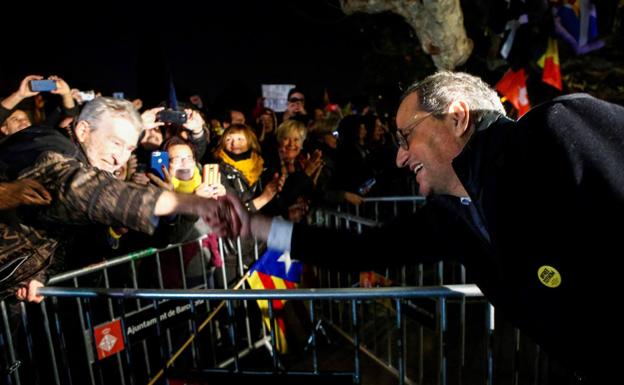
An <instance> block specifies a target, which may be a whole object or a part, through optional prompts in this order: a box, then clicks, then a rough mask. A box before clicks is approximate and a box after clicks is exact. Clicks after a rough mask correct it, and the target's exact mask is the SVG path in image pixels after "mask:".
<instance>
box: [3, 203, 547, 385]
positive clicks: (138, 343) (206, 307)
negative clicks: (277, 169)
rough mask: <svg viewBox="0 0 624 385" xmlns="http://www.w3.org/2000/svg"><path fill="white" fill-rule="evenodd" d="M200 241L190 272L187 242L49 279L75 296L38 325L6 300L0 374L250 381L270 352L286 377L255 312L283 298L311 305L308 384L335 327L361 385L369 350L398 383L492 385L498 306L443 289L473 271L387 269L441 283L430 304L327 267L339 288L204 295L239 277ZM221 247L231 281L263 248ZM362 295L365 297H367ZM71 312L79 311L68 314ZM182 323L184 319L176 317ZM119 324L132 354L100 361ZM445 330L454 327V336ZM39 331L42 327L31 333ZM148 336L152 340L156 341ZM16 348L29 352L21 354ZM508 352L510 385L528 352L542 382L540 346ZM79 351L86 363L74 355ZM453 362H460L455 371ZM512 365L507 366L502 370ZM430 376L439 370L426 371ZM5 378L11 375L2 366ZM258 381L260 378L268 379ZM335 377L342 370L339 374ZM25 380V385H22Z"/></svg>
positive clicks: (332, 222)
mask: <svg viewBox="0 0 624 385" xmlns="http://www.w3.org/2000/svg"><path fill="white" fill-rule="evenodd" d="M422 202H423V199H422V198H420V197H394V198H367V199H366V203H365V205H373V206H372V207H373V208H372V209H370V208H369V209H366V210H365V209H364V207H365V206H363V207H362V211H361V212H355V213H349V212H347V211H346V210H345V209H344V208H341V209H339V210H334V211H324V212H320V211H319V212H317V213H316V214H315V215H314V218H315V219H316V224H318V225H323V226H328V227H336V228H346V229H351V230H353V231H358V232H361V231H363V228H365V227H370V226H376V225H377V224H378V223H379V222H378V221H377V220H375V219H369V218H363V217H361V216H359V214H361V213H366V214H370V213H373V215H374V216H376V218H379V217H380V216H381V214H382V213H388V212H389V213H395V212H399V211H400V212H401V213H403V212H405V211H407V210H406V209H405V207H408V208H410V209H412V210H417V209H418V207H419V205H420V204H421V203H422ZM383 205H389V206H390V207H383ZM406 205H407V206H406ZM369 207H370V206H369ZM392 215H395V214H392ZM201 242H202V241H201V240H198V241H196V242H192V243H191V244H193V243H194V244H196V245H197V247H198V248H199V250H200V252H199V259H198V260H199V262H200V265H201V267H200V268H198V269H197V271H194V272H193V273H192V274H191V271H190V270H189V267H188V263H187V261H186V260H185V251H184V247H186V245H172V246H170V247H167V248H165V249H155V248H150V249H147V250H144V251H141V252H137V253H131V254H128V255H125V256H122V257H119V258H115V259H112V260H109V261H104V262H101V263H98V264H95V265H91V266H87V267H85V268H83V269H79V270H76V271H72V272H67V273H63V274H60V275H57V276H55V277H53V278H52V279H51V280H50V282H49V284H50V285H59V284H66V283H68V282H69V283H70V284H71V285H72V286H74V288H73V289H70V288H52V287H46V288H44V289H42V293H43V294H44V295H48V296H50V298H49V299H46V301H44V303H43V304H42V305H41V306H40V307H39V309H40V311H39V312H38V314H37V315H36V316H35V318H33V319H31V318H30V317H29V316H28V313H30V312H27V311H26V309H27V307H26V305H25V304H24V303H19V304H11V305H9V306H7V305H6V304H5V303H4V302H2V304H1V307H2V308H1V309H0V310H1V312H2V319H3V324H4V326H3V327H2V331H1V332H0V351H4V352H5V356H6V358H5V361H7V362H8V363H9V364H12V365H13V366H11V367H7V368H6V369H5V371H4V372H0V373H3V374H2V377H4V379H5V381H6V382H7V383H11V384H13V383H15V384H20V383H50V382H53V383H55V384H62V383H90V384H104V383H109V382H111V381H112V382H115V383H120V384H126V383H130V384H134V383H142V381H143V380H147V379H149V378H148V377H150V376H152V375H154V373H159V369H161V368H162V367H163V366H165V363H166V366H167V368H168V372H171V371H175V370H176V369H177V368H178V367H192V368H195V369H197V368H203V369H204V370H207V368H210V370H212V371H219V370H221V371H228V372H231V373H247V372H253V370H249V368H247V366H246V365H248V362H244V360H245V359H246V357H247V356H249V355H252V354H253V353H254V351H255V350H257V349H258V348H259V347H264V348H266V351H267V352H268V353H269V354H270V357H271V366H272V369H271V370H272V371H273V372H276V370H277V369H276V368H278V369H279V371H280V373H283V372H288V374H297V373H296V372H293V371H285V370H284V369H285V368H284V367H283V365H282V362H281V360H280V356H279V355H278V354H277V353H275V352H276V349H275V335H274V332H273V330H271V331H270V332H269V333H268V334H267V330H266V329H265V326H264V323H263V322H261V320H260V318H259V316H258V314H257V312H256V314H253V313H254V308H255V305H250V304H249V303H248V301H253V300H255V299H258V298H277V297H279V298H285V299H288V300H289V301H309V303H308V305H307V306H305V308H306V309H307V314H308V316H309V321H310V324H311V325H312V330H313V332H311V333H310V336H309V338H308V341H307V345H306V347H307V351H308V352H309V355H310V357H308V358H309V360H310V361H311V362H312V369H311V370H310V371H309V372H306V373H304V374H305V375H309V374H310V373H312V374H314V375H322V374H324V373H323V372H322V371H321V370H320V369H319V367H320V366H322V360H321V359H320V358H319V354H318V345H317V337H318V336H319V335H320V336H322V335H323V333H326V330H325V329H326V328H331V330H330V331H332V332H333V333H334V334H336V335H338V336H342V337H344V338H346V339H347V340H348V341H350V342H351V344H352V346H355V347H356V349H355V356H356V358H354V366H353V368H352V369H351V371H342V372H340V373H341V374H342V375H344V376H346V377H349V378H352V380H353V381H354V382H358V381H359V379H360V371H361V370H360V359H359V354H360V352H361V353H363V354H364V355H365V356H366V357H368V358H369V359H371V360H372V361H373V362H376V363H377V364H379V365H382V367H383V368H385V369H386V370H387V371H388V372H389V373H391V374H393V375H394V376H395V377H396V378H398V379H399V383H408V384H413V383H418V384H423V383H431V382H434V383H439V384H446V383H448V382H450V383H454V382H457V383H461V379H462V378H469V379H475V378H478V382H479V383H487V384H491V383H493V378H494V375H495V373H494V367H495V366H494V364H495V360H496V358H497V357H498V355H499V354H497V353H496V349H497V346H498V345H497V344H499V343H498V342H496V343H495V341H496V339H497V338H498V336H497V335H496V333H495V329H494V312H493V308H492V307H491V306H490V305H487V304H485V302H484V301H483V300H481V299H480V300H477V301H476V302H468V303H467V300H466V297H468V298H472V297H471V296H467V295H466V293H463V294H462V295H455V294H451V293H449V292H448V290H446V289H440V288H442V287H443V286H442V285H443V284H446V283H453V284H460V285H462V284H465V282H466V278H465V270H464V268H463V267H462V266H460V265H452V264H443V263H437V264H435V265H433V266H424V265H417V266H404V267H401V268H398V269H385V271H382V272H380V275H381V276H383V277H384V278H385V279H387V280H390V281H392V282H393V284H394V285H402V286H419V287H422V286H423V285H429V286H437V287H438V288H437V289H435V290H442V291H440V292H429V294H432V293H433V294H432V296H433V297H434V299H430V300H426V299H424V297H425V295H424V294H422V293H424V292H426V290H434V289H431V288H428V289H426V290H425V291H422V290H421V289H420V288H417V289H414V288H403V287H401V288H378V289H373V291H371V290H369V289H367V290H364V289H352V286H354V285H357V284H358V283H359V275H356V274H354V273H343V272H331V271H321V270H318V272H317V276H318V277H319V283H320V286H321V287H328V288H331V289H314V290H310V291H296V292H292V293H291V292H281V291H280V292H276V293H273V292H257V291H251V290H246V289H245V287H244V281H243V282H241V284H240V285H241V287H243V290H240V291H238V290H237V291H231V290H230V291H211V290H208V289H209V288H211V287H213V284H212V282H213V279H215V278H216V277H218V276H220V277H221V280H222V283H223V287H224V288H228V287H230V284H229V282H231V279H230V273H232V271H229V272H228V269H229V268H228V267H227V266H228V264H224V266H223V268H221V269H220V270H219V269H217V270H216V271H214V269H213V268H210V266H208V261H207V260H206V258H204V256H203V251H202V243H201ZM218 248H219V250H220V254H221V256H223V257H225V255H226V253H231V252H235V254H236V255H235V257H236V264H235V265H236V267H235V270H236V272H235V273H236V274H234V275H235V276H236V278H237V279H240V278H241V277H244V271H245V268H244V265H245V263H244V261H245V260H246V259H247V260H249V259H251V260H255V259H257V258H258V255H259V254H260V252H259V251H260V249H261V248H262V247H261V245H258V243H257V242H256V243H255V244H254V245H253V250H251V251H250V250H249V249H248V248H246V250H245V251H246V252H247V253H249V252H251V253H252V254H253V255H252V258H245V256H244V255H243V254H244V253H243V247H242V245H241V240H240V239H238V240H237V241H236V242H235V244H231V245H230V247H229V249H230V251H228V250H226V249H227V248H226V244H225V240H221V239H220V240H219V242H218ZM232 249H235V251H232ZM248 263H249V262H248ZM117 269H121V270H117ZM146 270H147V271H148V272H151V273H153V274H152V276H150V277H149V278H150V279H147V281H148V282H149V283H152V284H153V283H154V282H156V283H157V284H156V285H154V289H152V290H146V289H139V287H142V286H143V284H144V283H145V282H146V279H145V277H142V276H141V274H142V273H144V272H145V271H146ZM172 271H173V272H174V273H175V274H174V275H175V276H176V277H177V278H176V280H177V282H178V283H179V287H178V288H179V289H182V290H181V291H175V290H174V291H172V290H170V289H166V287H171V282H170V281H171V272H172ZM213 273H214V274H213ZM193 274H194V275H193ZM198 274H199V275H198ZM92 277H97V279H96V280H97V281H99V282H100V283H101V284H103V286H104V288H100V289H84V288H82V287H83V286H87V287H88V286H93V282H94V278H92ZM121 277H124V278H125V279H121ZM111 282H113V283H114V284H115V285H119V283H120V282H122V283H123V285H126V286H127V288H126V289H113V288H111ZM453 287H454V288H459V287H462V286H453ZM404 289H405V290H406V291H405V292H404V291H403V290H404ZM362 290H364V291H362ZM362 293H363V294H362ZM404 293H409V294H404ZM414 293H418V294H414ZM347 294H348V295H347ZM178 295H181V296H179V297H178ZM341 295H342V296H344V295H347V296H346V297H341ZM360 295H363V297H359V296H360ZM397 295H398V296H397ZM403 295H405V296H404V297H403ZM169 296H173V297H169ZM272 296H275V297H272ZM307 296H309V297H307ZM167 298H168V300H167ZM171 298H176V300H173V299H171ZM189 299H192V300H190V301H189ZM180 300H186V301H188V304H187V305H183V306H180V307H179V308H180V309H183V310H180V314H183V315H184V317H180V319H181V320H182V321H183V322H181V323H182V324H184V325H185V326H184V327H183V329H184V330H181V329H180V323H179V322H178V323H177V324H172V322H173V321H172V319H171V318H169V317H167V316H166V314H168V312H170V311H173V312H174V313H176V312H177V309H178V307H177V306H176V305H175V304H174V302H176V301H180ZM216 300H219V301H225V302H224V303H225V306H224V307H225V309H226V310H227V314H225V315H221V316H216V317H214V316H213V318H211V321H212V322H208V323H205V319H206V318H205V317H207V316H208V315H209V314H212V312H214V310H215V304H214V303H211V301H216ZM422 301H425V302H422ZM70 303H73V305H69V304H70ZM269 303H271V301H269ZM468 305H469V307H470V308H471V309H472V308H478V309H477V311H470V312H469V311H467V307H468ZM482 307H484V309H481V308H482ZM28 308H29V310H32V308H33V306H32V305H29V306H28ZM270 310H271V312H272V309H270ZM481 310H484V311H481ZM69 311H72V312H74V311H75V313H72V314H78V316H77V317H75V316H73V318H72V317H68V316H67V314H69ZM250 313H252V314H250ZM449 313H450V315H449ZM163 314H165V316H164V318H163ZM180 314H176V317H177V316H179V315H180ZM467 314H470V315H471V317H473V318H475V319H477V320H478V322H481V321H483V324H485V325H486V327H485V330H484V333H483V335H482V336H481V335H480V334H479V335H478V336H477V337H476V338H477V339H478V340H479V341H482V342H479V343H477V344H475V343H474V340H475V338H472V339H471V338H469V337H470V333H468V332H467V330H468V329H473V328H474V322H473V323H472V324H471V323H469V322H467V321H468V320H469V317H468V315H467ZM161 318H162V319H161ZM115 319H118V320H121V321H122V322H121V323H122V324H123V325H124V328H123V329H122V330H123V331H124V334H123V340H124V342H127V343H128V344H129V346H131V349H128V350H125V351H124V352H120V353H116V354H114V357H111V358H104V359H103V360H101V361H100V360H98V358H97V354H96V351H97V347H96V346H95V341H96V340H95V337H94V335H93V333H94V330H96V329H98V328H97V325H100V326H101V325H102V324H106V323H108V322H111V321H112V320H115ZM141 320H143V322H140V321H141ZM145 320H148V321H149V322H148V321H145ZM152 320H153V322H152ZM450 320H451V321H450ZM150 322H151V323H150ZM475 322H477V321H475ZM148 323H149V325H148ZM449 323H452V326H451V327H449ZM455 324H457V325H455ZM397 325H398V326H397ZM39 326H42V329H43V330H39V331H37V332H36V333H32V331H33V329H36V328H37V327H39ZM455 326H456V327H455ZM204 327H206V329H205V330H204ZM68 329H69V330H68ZM100 329H101V328H100ZM479 329H480V328H479ZM202 330H203V331H202ZM412 330H413V332H410V331H412ZM69 331H71V332H76V333H78V335H79V336H76V335H75V333H74V335H72V336H71V337H67V336H66V334H67V333H68V332H69ZM147 331H149V333H151V334H149V335H148V333H147ZM200 332H201V333H200ZM198 333H199V334H200V335H201V336H202V338H200V339H195V338H194V339H192V340H191V341H190V342H189V346H190V347H189V349H187V352H185V353H181V354H185V355H184V356H182V359H181V360H178V361H177V362H175V363H174V362H171V365H170V364H169V361H170V359H171V358H172V357H173V356H174V355H175V356H176V357H177V356H178V351H177V350H178V346H179V345H180V338H182V337H181V336H184V337H185V338H186V337H187V336H194V335H198ZM138 335H140V337H138ZM144 335H148V336H147V337H144ZM305 337H307V335H306V336H305ZM342 337H341V338H342ZM189 338H190V337H189ZM42 340H43V341H44V343H43V344H42V343H41V341H42ZM450 341H453V342H452V343H451V342H450ZM471 342H472V344H471ZM16 343H17V344H18V345H20V346H21V349H14V345H15V344H16ZM510 345H511V346H513V349H514V350H513V355H512V358H513V360H512V368H511V369H509V371H510V373H511V374H510V376H512V377H513V381H512V383H513V384H518V383H520V382H526V381H523V380H522V379H521V369H520V367H519V365H517V362H519V360H520V357H521V356H522V353H525V352H526V351H527V350H528V351H529V354H530V356H531V357H532V358H533V361H534V368H533V372H534V373H535V374H532V375H529V376H525V377H528V378H530V379H531V381H537V380H536V379H537V378H538V375H537V366H538V365H539V364H540V363H539V361H540V357H541V355H540V352H539V349H538V348H535V347H533V346H529V348H528V349H525V348H521V347H520V346H521V339H520V334H519V333H518V332H517V331H514V337H513V344H510ZM468 348H469V349H472V351H473V354H470V355H469V354H466V351H467V349H468ZM451 349H457V354H455V353H456V352H455V351H454V350H453V351H450V350H451ZM475 349H478V351H483V355H482V357H483V362H480V363H479V364H483V365H479V367H480V368H481V369H479V370H478V371H479V373H481V371H482V372H483V373H481V374H478V375H475V374H474V373H472V372H471V368H472V367H473V366H474V363H472V362H467V361H469V360H470V359H471V357H472V356H481V354H477V355H475V354H474V351H475ZM224 351H226V352H225V353H224ZM76 353H78V354H79V355H80V356H81V357H79V358H76V357H74V356H73V355H74V354H76ZM42 356H43V357H44V358H45V359H46V360H47V361H49V363H47V364H46V365H45V366H46V367H45V368H43V369H42V368H40V367H35V365H33V364H31V363H32V362H35V361H37V359H38V358H39V359H41V357H42ZM449 357H451V358H452V361H450V364H449ZM19 361H22V362H24V363H23V364H22V365H21V366H20V365H19V364H16V363H17V362H19ZM174 361H175V360H174ZM180 362H183V364H180ZM497 362H500V360H499V361H497ZM505 364H506V362H503V363H502V364H499V365H498V367H499V368H501V367H503V366H505ZM431 367H434V368H435V370H433V371H431V370H428V368H431ZM78 368H79V369H78ZM2 369H4V368H0V370H2ZM256 372H258V373H261V371H260V370H256ZM336 373H339V372H338V371H336V372H335V373H334V374H336ZM300 374H301V373H300ZM111 377H114V379H112V378H111ZM22 378H26V379H27V381H26V382H22V381H21V379H22ZM523 378H524V377H523ZM455 379H458V380H457V381H455ZM469 382H470V381H469Z"/></svg>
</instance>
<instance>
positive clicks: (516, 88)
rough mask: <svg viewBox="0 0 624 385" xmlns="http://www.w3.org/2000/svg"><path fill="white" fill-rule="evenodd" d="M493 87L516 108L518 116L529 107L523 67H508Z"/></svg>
mask: <svg viewBox="0 0 624 385" xmlns="http://www.w3.org/2000/svg"><path fill="white" fill-rule="evenodd" d="M495 88H496V90H497V91H498V92H500V93H501V94H502V95H503V96H504V97H506V98H507V100H509V102H510V103H511V104H513V106H514V107H515V108H516V110H518V117H520V116H522V115H524V114H525V113H526V112H527V111H528V110H529V109H531V103H530V102H529V95H528V93H527V88H526V75H525V73H524V69H522V68H521V69H520V70H518V71H514V70H512V69H511V68H510V69H508V70H507V72H505V75H503V77H502V78H501V80H499V81H498V83H496V87H495Z"/></svg>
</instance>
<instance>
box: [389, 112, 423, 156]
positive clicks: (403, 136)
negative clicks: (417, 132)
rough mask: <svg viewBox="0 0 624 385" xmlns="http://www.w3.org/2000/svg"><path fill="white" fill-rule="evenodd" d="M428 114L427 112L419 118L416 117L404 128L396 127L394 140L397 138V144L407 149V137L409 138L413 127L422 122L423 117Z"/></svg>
mask: <svg viewBox="0 0 624 385" xmlns="http://www.w3.org/2000/svg"><path fill="white" fill-rule="evenodd" d="M429 116H431V113H427V114H425V115H424V116H423V117H421V118H419V119H416V120H415V121H414V122H412V123H411V124H409V125H408V126H407V127H405V128H397V130H396V140H397V143H399V146H400V147H401V148H402V149H404V150H407V149H409V139H410V136H412V133H413V132H414V129H415V128H416V127H417V126H418V125H419V124H420V123H422V122H424V121H425V119H427V118H428V117H429Z"/></svg>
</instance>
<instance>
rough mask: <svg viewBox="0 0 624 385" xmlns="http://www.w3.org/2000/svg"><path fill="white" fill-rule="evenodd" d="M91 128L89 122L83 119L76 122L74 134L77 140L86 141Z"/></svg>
mask: <svg viewBox="0 0 624 385" xmlns="http://www.w3.org/2000/svg"><path fill="white" fill-rule="evenodd" d="M90 130H91V129H90V127H89V124H88V123H87V122H86V121H84V120H81V121H80V122H78V123H76V126H75V127H74V136H75V137H76V140H78V142H80V143H84V142H86V141H87V138H88V137H89V133H90Z"/></svg>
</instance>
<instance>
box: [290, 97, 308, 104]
mask: <svg viewBox="0 0 624 385" xmlns="http://www.w3.org/2000/svg"><path fill="white" fill-rule="evenodd" d="M288 102H289V103H303V102H305V99H304V98H290V99H288Z"/></svg>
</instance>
